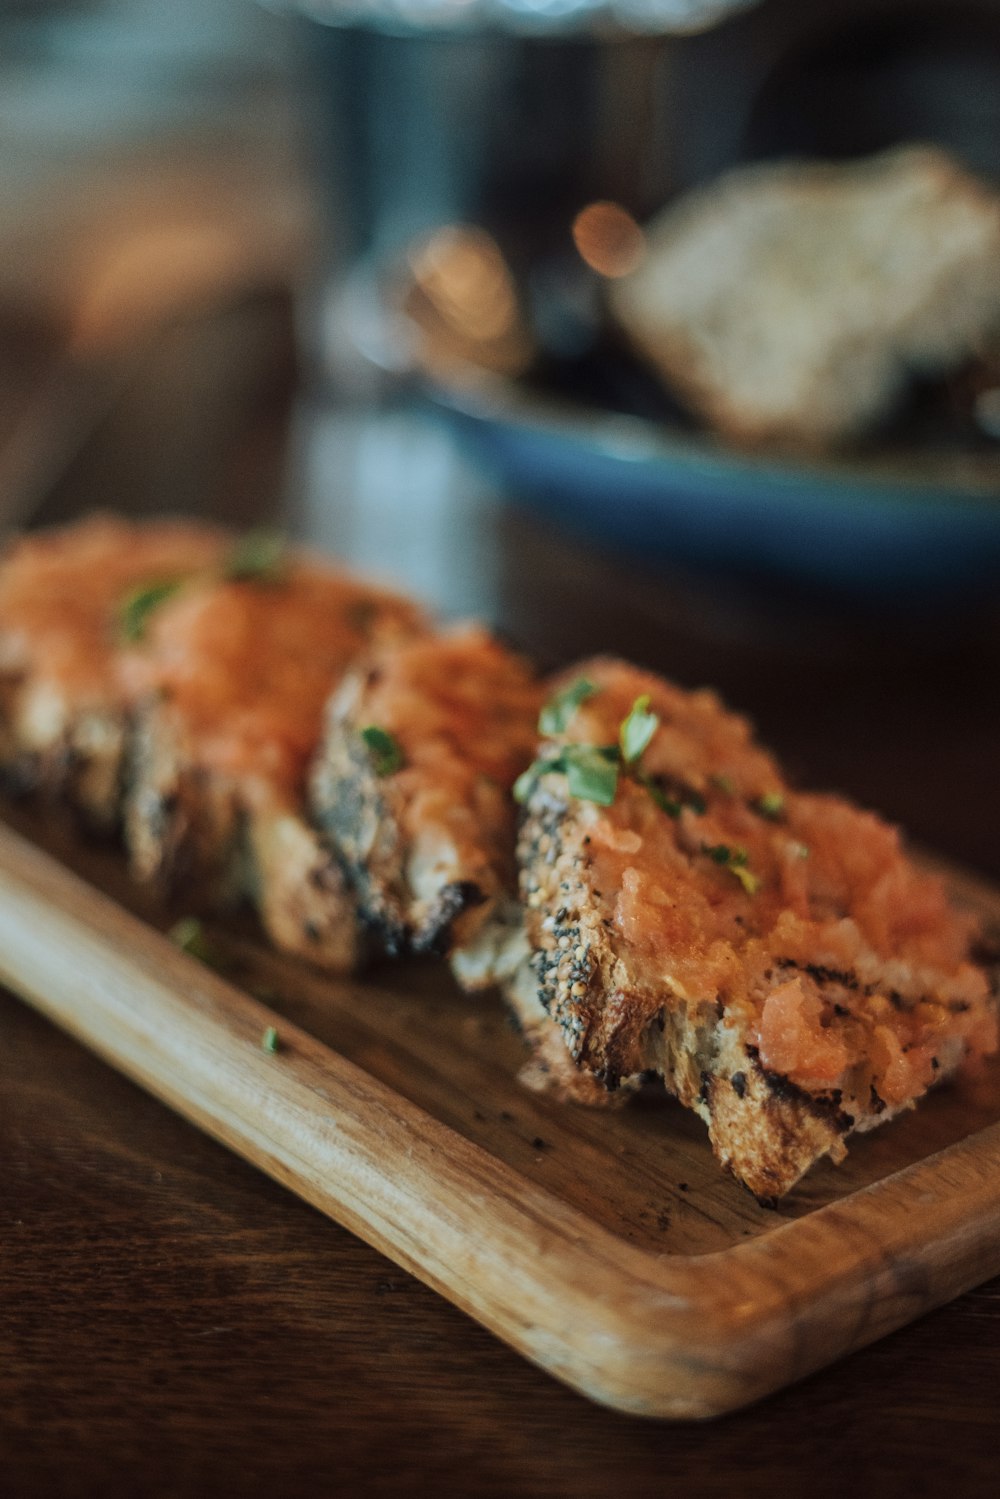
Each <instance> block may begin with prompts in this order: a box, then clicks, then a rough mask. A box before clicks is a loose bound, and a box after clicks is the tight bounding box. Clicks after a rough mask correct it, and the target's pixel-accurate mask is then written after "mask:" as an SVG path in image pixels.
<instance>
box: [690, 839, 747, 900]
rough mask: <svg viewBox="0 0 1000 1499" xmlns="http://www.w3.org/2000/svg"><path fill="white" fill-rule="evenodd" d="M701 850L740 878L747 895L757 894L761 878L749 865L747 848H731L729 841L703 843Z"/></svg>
mask: <svg viewBox="0 0 1000 1499" xmlns="http://www.w3.org/2000/svg"><path fill="white" fill-rule="evenodd" d="M701 851H702V853H703V854H705V855H707V857H708V858H709V859H711V860H712V862H713V863H715V864H720V865H721V866H722V867H723V868H724V869H727V870H728V871H729V873H730V874H731V875H732V876H733V877H734V878H735V879H737V880H739V882H740V884H741V885H742V886H743V888H744V890H745V891H746V893H747V895H756V894H757V891H758V890H759V889H760V880H759V879H758V878H757V876H756V875H755V874H753V873H752V872H751V871H750V869H749V868H748V867H747V866H748V857H749V856H748V854H747V851H746V849H745V848H738V847H737V848H730V847H729V844H728V843H703V844H702V845H701Z"/></svg>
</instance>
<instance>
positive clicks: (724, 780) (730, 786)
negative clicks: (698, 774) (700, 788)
mask: <svg viewBox="0 0 1000 1499" xmlns="http://www.w3.org/2000/svg"><path fill="white" fill-rule="evenodd" d="M709 780H710V781H711V783H712V785H713V786H714V787H715V789H716V790H717V791H721V792H722V793H723V794H724V795H725V796H732V795H733V793H734V791H735V790H736V786H735V784H734V782H733V778H732V776H727V775H725V774H722V775H717V776H709Z"/></svg>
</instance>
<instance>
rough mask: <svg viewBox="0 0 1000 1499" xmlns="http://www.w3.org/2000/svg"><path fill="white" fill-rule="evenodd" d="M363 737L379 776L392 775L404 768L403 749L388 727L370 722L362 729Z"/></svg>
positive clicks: (374, 768)
mask: <svg viewBox="0 0 1000 1499" xmlns="http://www.w3.org/2000/svg"><path fill="white" fill-rule="evenodd" d="M361 737H362V739H363V740H364V742H365V744H366V745H367V746H368V753H369V755H370V757H371V762H372V768H373V770H374V771H375V774H376V775H377V776H391V775H394V774H395V772H396V771H397V770H402V768H403V751H402V748H401V746H400V744H399V741H398V740H397V739H394V738H393V736H392V735H391V734H390V733H389V732H388V730H386V729H380V728H379V727H378V725H377V724H373V723H370V724H369V725H368V727H367V728H365V729H362V730H361Z"/></svg>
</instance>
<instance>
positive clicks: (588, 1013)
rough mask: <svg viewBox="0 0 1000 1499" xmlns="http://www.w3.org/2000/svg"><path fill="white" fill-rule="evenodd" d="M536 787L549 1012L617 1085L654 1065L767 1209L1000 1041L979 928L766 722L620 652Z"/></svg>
mask: <svg viewBox="0 0 1000 1499" xmlns="http://www.w3.org/2000/svg"><path fill="white" fill-rule="evenodd" d="M560 702H561V703H562V712H561V714H560V715H557V721H556V722H554V723H553V724H552V728H553V732H552V734H551V735H550V736H549V737H548V739H547V740H546V741H545V743H544V745H543V748H542V752H541V755H540V757H539V759H538V760H537V761H536V763H535V765H534V766H533V767H532V769H531V770H530V771H529V773H528V774H527V776H526V777H525V778H524V779H523V780H522V782H521V783H520V786H519V795H520V796H521V798H522V800H523V801H524V803H525V816H524V820H523V823H522V827H521V833H520V841H519V851H518V854H519V862H520V866H521V893H522V898H523V900H524V904H525V910H526V929H527V937H528V943H529V946H530V948H531V950H532V953H533V964H534V972H535V978H536V982H537V985H538V994H539V998H540V1000H541V1003H542V1005H543V1007H544V1008H545V1010H546V1011H547V1012H548V1014H549V1015H550V1016H551V1017H552V1018H553V1019H554V1020H555V1021H556V1022H557V1023H558V1025H559V1026H560V1028H561V1031H562V1034H563V1037H564V1044H565V1046H566V1048H567V1050H568V1053H569V1055H570V1056H571V1058H572V1060H573V1062H574V1064H575V1066H576V1067H578V1068H580V1069H582V1070H584V1071H586V1072H589V1073H590V1074H592V1075H593V1076H594V1077H595V1078H597V1079H598V1080H600V1081H601V1082H602V1083H603V1084H604V1086H605V1087H607V1088H610V1089H614V1088H616V1087H618V1086H619V1084H620V1083H621V1082H622V1081H623V1080H625V1081H634V1080H635V1079H636V1078H637V1077H639V1076H641V1075H643V1074H646V1073H649V1072H654V1073H658V1074H659V1075H660V1076H661V1077H662V1078H663V1080H664V1082H665V1083H666V1085H667V1087H668V1088H669V1089H670V1090H671V1091H672V1092H674V1093H675V1094H676V1095H677V1097H678V1098H679V1099H680V1100H681V1102H682V1103H684V1104H686V1105H687V1106H688V1107H689V1108H692V1109H694V1110H695V1111H696V1112H697V1113H698V1114H700V1115H701V1117H702V1118H703V1119H704V1120H705V1121H706V1123H707V1124H708V1127H709V1133H710V1137H711V1140H712V1144H713V1146H714V1149H715V1152H716V1154H717V1156H718V1157H719V1159H720V1160H721V1161H722V1162H723V1164H724V1165H725V1166H727V1167H728V1168H729V1170H730V1171H731V1172H732V1173H733V1174H734V1175H735V1176H736V1177H737V1178H738V1179H739V1180H740V1181H741V1182H743V1183H744V1184H745V1185H746V1186H748V1187H749V1188H750V1190H751V1191H752V1192H753V1193H754V1194H755V1195H756V1196H757V1197H758V1198H760V1199H762V1200H773V1199H776V1198H778V1197H780V1196H782V1195H783V1194H784V1193H785V1192H787V1191H788V1190H789V1188H791V1187H792V1186H793V1185H794V1183H795V1182H796V1181H797V1180H798V1179H799V1177H800V1176H801V1175H802V1174H803V1172H804V1171H806V1170H807V1169H808V1168H809V1167H810V1166H811V1165H812V1164H813V1163H814V1162H815V1161H817V1160H818V1159H820V1158H821V1157H823V1156H826V1155H829V1156H831V1157H832V1158H833V1159H835V1160H837V1159H840V1158H842V1156H843V1154H844V1150H845V1147H844V1141H845V1139H846V1137H847V1136H848V1135H849V1134H850V1133H851V1132H852V1131H857V1130H867V1129H871V1128H873V1127H874V1126H875V1125H878V1124H881V1123H883V1122H885V1121H886V1120H888V1119H890V1118H891V1117H892V1116H893V1115H894V1114H896V1113H898V1112H899V1111H900V1110H902V1109H905V1108H908V1107H910V1106H911V1105H912V1104H913V1103H914V1101H915V1100H916V1099H917V1098H919V1097H920V1095H921V1094H923V1093H924V1092H925V1091H926V1089H927V1088H928V1087H929V1086H930V1085H931V1084H932V1083H934V1082H935V1081H939V1080H941V1079H943V1078H945V1077H947V1076H949V1075H950V1074H952V1073H954V1072H955V1071H956V1069H957V1068H959V1067H960V1066H961V1065H962V1063H963V1061H964V1060H965V1059H966V1058H968V1057H973V1058H974V1057H978V1056H981V1055H983V1054H985V1053H987V1052H989V1051H992V1050H994V1049H995V1048H996V1044H997V1019H996V1007H995V1001H994V998H993V997H992V996H991V994H990V991H989V986H988V984H987V980H986V977H985V975H984V974H983V972H982V971H980V969H978V968H977V967H975V966H974V965H973V964H972V963H971V962H970V961H969V960H968V952H969V947H970V942H971V940H972V938H973V934H974V933H973V923H972V921H971V919H967V918H966V917H965V916H964V915H961V914H958V913H956V912H955V911H953V910H952V909H951V908H950V907H949V906H948V904H947V901H946V898H945V895H944V892H943V889H942V887H941V884H940V883H939V881H938V880H937V879H935V878H933V877H931V876H929V875H926V874H924V873H922V872H920V871H918V870H917V869H915V868H914V866H913V865H912V864H911V863H910V862H909V861H908V859H907V858H906V857H905V855H904V854H903V852H902V851H901V848H900V843H899V838H898V836H897V834H896V832H895V831H894V830H893V829H891V828H889V827H887V826H886V825H885V824H883V823H881V822H880V821H879V820H878V819H877V818H875V817H874V816H872V815H871V814H869V813H866V812H861V811H858V810H857V809H855V808H854V807H852V806H850V805H848V804H847V803H845V802H844V801H842V800H838V799H837V798H834V797H830V796H818V795H806V794H801V793H798V792H794V791H792V790H790V789H789V787H788V786H787V785H786V784H785V782H784V780H783V778H782V776H781V774H780V772H779V770H778V767H777V765H776V764H775V762H774V761H773V759H772V758H771V757H770V756H769V755H768V754H766V753H765V752H764V751H763V750H761V749H760V748H759V747H758V746H757V745H756V744H755V743H754V741H753V739H752V736H751V732H750V728H749V726H748V724H747V723H746V722H745V721H744V720H743V719H741V718H739V717H738V716H736V715H735V714H733V713H730V712H727V711H726V710H725V709H724V708H723V707H722V705H721V704H720V703H719V701H718V700H717V698H716V697H715V696H714V695H713V694H711V693H709V692H696V693H688V692H684V691H682V690H681V689H680V688H678V687H675V686H672V685H670V684H669V683H667V682H664V681H662V680H660V679H658V678H656V677H654V676H651V675H649V674H647V673H644V672H641V671H638V670H636V669H635V668H633V667H631V666H628V665H626V664H624V663H622V662H618V661H612V660H597V661H592V662H589V663H587V664H586V665H585V666H584V667H582V668H581V669H580V671H579V673H574V674H573V675H572V676H570V677H568V678H566V679H565V680H564V682H563V683H562V688H561V693H560V694H559V696H558V697H557V699H556V703H557V705H558V704H559V703H560Z"/></svg>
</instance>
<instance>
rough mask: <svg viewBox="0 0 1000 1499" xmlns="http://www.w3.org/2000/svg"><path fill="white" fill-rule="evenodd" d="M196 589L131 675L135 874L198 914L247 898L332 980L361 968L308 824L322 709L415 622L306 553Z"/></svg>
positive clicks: (152, 638)
mask: <svg viewBox="0 0 1000 1499" xmlns="http://www.w3.org/2000/svg"><path fill="white" fill-rule="evenodd" d="M227 571H228V576H218V575H217V576H214V577H207V576H201V577H196V578H192V579H191V580H190V581H189V582H188V583H187V584H186V585H185V586H184V587H182V588H179V589H178V590H177V591H176V592H175V593H174V594H173V595H172V596H171V597H169V598H167V599H165V600H164V601H163V602H162V603H161V605H160V607H159V608H157V609H156V610H155V611H154V612H153V613H152V614H151V616H150V618H149V620H148V623H147V628H146V631H145V635H144V638H143V640H142V641H140V642H139V643H138V644H137V645H136V646H135V648H134V649H133V650H132V651H130V652H129V653H128V655H127V657H126V660H125V662H124V666H123V670H124V674H125V677H126V680H127V682H128V688H129V693H130V697H131V700H132V702H133V703H134V705H135V714H136V720H137V728H136V735H135V754H134V760H133V766H132V774H131V777H130V786H129V792H128V796H127V799H126V806H125V832H126V840H127V843H128V845H129V850H130V854H131V859H132V865H133V869H134V871H135V873H136V874H137V876H138V877H139V878H140V879H143V880H147V881H154V882H156V883H158V884H160V885H161V886H164V887H174V888H176V887H178V886H182V887H183V888H185V889H186V890H189V891H192V892H193V893H194V900H195V903H204V902H206V901H209V902H212V903H215V902H218V901H225V900H228V899H233V898H236V897H240V896H249V897H250V898H251V899H252V901H253V902H254V903H255V905H256V906H257V909H258V911H259V912H260V915H261V919H262V922H263V925H264V927H265V929H266V930H267V932H268V934H269V935H270V936H271V938H272V939H273V940H274V941H275V942H276V943H277V944H278V945H279V946H280V947H282V948H284V949H286V950H288V951H291V952H295V953H298V954H300V955H302V956H304V957H307V958H308V959H310V961H312V962H315V963H317V964H320V965H321V966H324V967H327V968H330V969H331V970H335V971H345V970H347V969H349V968H351V967H352V966H354V965H355V963H356V962H357V960H358V959H359V957H360V956H361V955H362V949H363V942H362V935H363V934H362V932H361V930H360V928H359V925H358V920H357V905H356V901H355V898H354V895H353V893H352V892H351V890H350V888H349V886H348V884H347V882H346V880H345V879H344V876H343V873H342V871H341V869H340V866H339V864H338V863H337V861H336V859H335V858H334V857H333V856H332V855H331V853H330V850H329V848H328V847H326V846H325V845H324V844H323V842H322V841H321V840H320V838H319V836H318V835H317V833H316V832H315V831H314V830H313V828H312V827H311V826H310V825H309V822H308V820H307V818H306V815H305V806H304V797H305V776H306V768H307V765H308V762H309V759H310V757H311V755H312V754H313V752H314V751H315V748H316V744H317V742H318V739H319V736H320V728H321V723H322V716H323V706H324V703H325V702H326V699H327V697H328V696H329V694H330V692H331V690H332V688H333V687H334V686H335V685H336V683H337V682H338V680H339V679H340V677H341V676H342V674H343V672H344V671H345V669H346V668H347V667H348V665H349V664H350V663H351V661H352V660H353V659H354V657H355V656H356V655H357V654H358V653H359V651H361V650H362V648H364V647H366V646H367V645H369V644H370V642H371V641H372V639H373V638H375V637H376V636H377V635H378V634H379V633H380V632H383V631H384V632H388V633H392V632H395V631H401V632H406V631H409V630H416V629H419V628H422V627H423V616H422V614H421V612H420V611H419V609H418V608H417V607H416V606H415V605H413V604H411V603H410V602H408V601H407V600H404V599H402V598H399V597H397V596H395V595H393V594H390V593H387V592H384V591H382V590H380V589H377V588H374V587H372V586H371V585H369V584H366V583H364V582H361V581H358V580H357V579H354V578H351V577H348V576H346V575H345V574H343V573H341V572H339V571H336V570H335V569H333V568H332V567H329V566H327V565H325V564H322V563H320V562H318V561H314V560H312V559H311V558H309V557H307V556H305V555H303V554H288V555H286V556H283V557H280V558H276V557H271V558H270V559H269V560H268V562H267V565H266V566H254V567H244V568H240V567H233V566H229V567H228V569H227Z"/></svg>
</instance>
